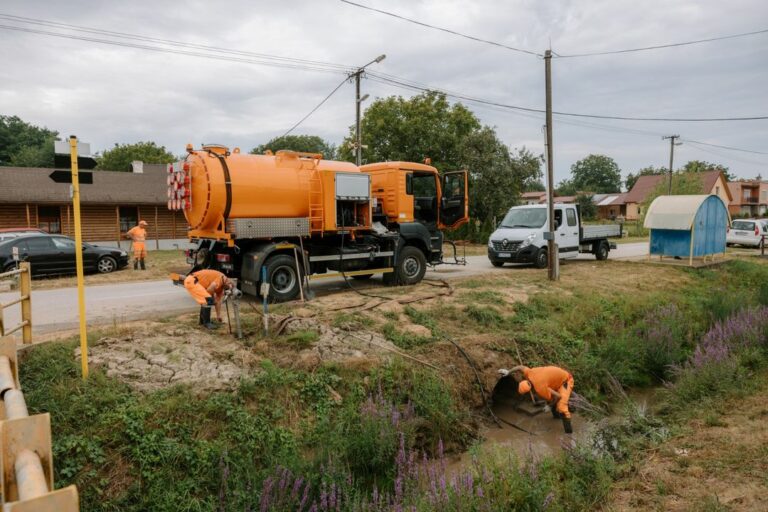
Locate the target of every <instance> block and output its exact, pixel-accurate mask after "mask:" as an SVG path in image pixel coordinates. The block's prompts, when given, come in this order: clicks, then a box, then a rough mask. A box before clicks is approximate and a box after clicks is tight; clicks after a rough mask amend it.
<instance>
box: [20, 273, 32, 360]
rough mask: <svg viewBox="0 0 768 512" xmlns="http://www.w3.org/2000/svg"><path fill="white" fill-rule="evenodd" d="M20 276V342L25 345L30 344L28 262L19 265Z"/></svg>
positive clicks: (30, 290)
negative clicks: (21, 323) (21, 326)
mask: <svg viewBox="0 0 768 512" xmlns="http://www.w3.org/2000/svg"><path fill="white" fill-rule="evenodd" d="M19 268H20V269H21V271H22V272H21V275H20V276H19V289H20V291H21V297H22V299H21V321H22V322H24V327H23V328H22V331H21V334H22V340H23V341H24V344H25V345H29V344H30V343H32V269H31V267H30V265H29V262H28V261H22V262H21V263H20V264H19Z"/></svg>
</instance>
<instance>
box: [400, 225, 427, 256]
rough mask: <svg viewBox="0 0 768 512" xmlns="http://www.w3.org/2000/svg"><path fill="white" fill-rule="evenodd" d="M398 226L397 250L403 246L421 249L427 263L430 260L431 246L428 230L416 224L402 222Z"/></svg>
mask: <svg viewBox="0 0 768 512" xmlns="http://www.w3.org/2000/svg"><path fill="white" fill-rule="evenodd" d="M399 226H400V229H399V231H400V239H401V241H400V243H399V244H398V250H399V249H400V248H401V247H402V246H404V245H413V246H416V247H418V248H419V249H421V251H422V252H423V253H424V256H425V257H426V258H427V261H429V259H430V249H429V248H430V247H431V246H432V241H431V235H430V233H429V230H428V229H427V228H426V226H424V225H423V224H421V223H418V222H404V223H402V224H400V225H399Z"/></svg>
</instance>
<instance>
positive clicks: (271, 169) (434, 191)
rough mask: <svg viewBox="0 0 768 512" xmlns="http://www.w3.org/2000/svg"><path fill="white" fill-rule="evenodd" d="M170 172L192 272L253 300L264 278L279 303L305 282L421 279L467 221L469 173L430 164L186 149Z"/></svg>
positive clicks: (170, 201)
mask: <svg viewBox="0 0 768 512" xmlns="http://www.w3.org/2000/svg"><path fill="white" fill-rule="evenodd" d="M168 170H169V175H168V207H169V208H170V209H172V210H182V211H183V212H184V216H185V217H186V219H187V222H188V224H189V233H188V234H189V238H190V240H191V242H193V244H195V249H192V250H190V251H189V253H188V256H189V258H188V259H189V262H190V263H191V264H192V265H193V270H198V269H201V268H213V269H216V270H219V271H221V272H223V273H225V274H227V275H228V276H230V277H234V278H237V279H238V280H239V283H240V287H241V288H242V291H243V292H245V293H248V294H250V295H258V294H259V293H260V290H261V284H262V283H263V282H264V280H265V279H266V283H268V284H269V295H270V298H272V299H274V300H280V301H284V300H291V299H294V298H296V297H297V296H298V295H299V292H300V289H301V288H300V287H301V284H300V283H301V282H303V280H304V277H305V276H308V277H309V278H310V279H317V278H322V277H330V276H332V275H341V276H343V277H344V278H345V279H346V278H347V277H349V276H351V277H355V278H359V279H363V278H368V277H371V276H372V275H373V274H376V273H382V274H383V278H384V281H385V283H387V284H414V283H418V282H419V281H421V279H422V278H423V277H424V273H425V271H426V268H427V266H428V265H436V264H439V263H443V233H442V231H441V230H442V229H445V228H455V227H458V226H460V225H462V224H464V223H466V222H467V221H468V201H467V173H466V171H459V172H451V173H446V174H444V175H442V176H441V175H440V174H438V171H437V169H435V168H434V167H432V166H430V165H425V164H418V163H409V162H385V163H377V164H370V165H364V166H362V167H357V166H355V165H354V164H351V163H348V162H337V161H330V160H323V158H322V155H320V154H310V153H298V152H294V151H278V152H277V153H276V154H274V155H273V154H271V153H268V154H264V155H252V154H243V153H240V150H239V149H238V148H235V149H233V150H232V151H230V150H229V149H228V148H226V147H224V146H217V145H204V146H203V147H202V149H199V150H195V149H193V148H192V146H191V145H188V146H187V156H186V158H185V159H184V160H183V161H181V162H176V163H174V164H171V165H169V169H168ZM454 249H455V248H454ZM454 257H455V252H454ZM454 259H456V258H454Z"/></svg>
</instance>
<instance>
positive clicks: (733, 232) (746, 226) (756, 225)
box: [725, 219, 768, 247]
mask: <svg viewBox="0 0 768 512" xmlns="http://www.w3.org/2000/svg"><path fill="white" fill-rule="evenodd" d="M763 235H768V219H739V220H734V221H733V222H731V227H730V228H728V231H727V234H726V236H725V242H726V244H727V245H744V246H749V247H760V244H761V243H762V242H763Z"/></svg>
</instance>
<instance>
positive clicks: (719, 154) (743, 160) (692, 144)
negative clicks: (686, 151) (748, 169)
mask: <svg viewBox="0 0 768 512" xmlns="http://www.w3.org/2000/svg"><path fill="white" fill-rule="evenodd" d="M688 147H692V148H694V149H697V150H699V151H703V152H705V153H709V154H710V155H715V156H717V157H720V158H724V159H726V160H731V161H734V162H741V163H745V164H753V165H766V162H756V161H755V160H748V159H746V158H739V157H735V156H733V155H727V154H724V153H722V152H720V151H715V150H713V149H712V148H707V147H705V146H699V145H698V144H697V143H696V142H691V141H688Z"/></svg>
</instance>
